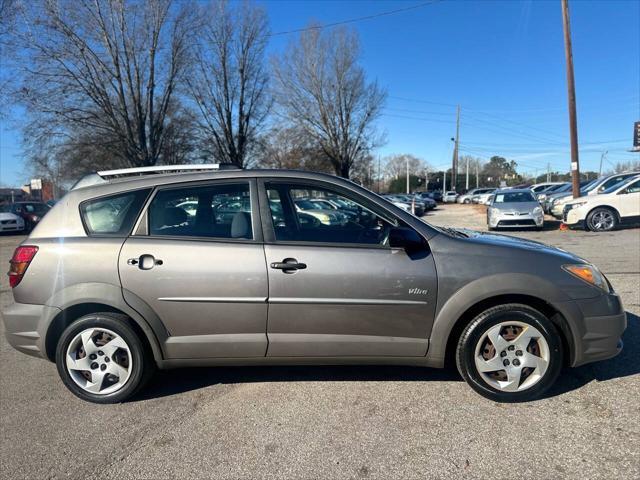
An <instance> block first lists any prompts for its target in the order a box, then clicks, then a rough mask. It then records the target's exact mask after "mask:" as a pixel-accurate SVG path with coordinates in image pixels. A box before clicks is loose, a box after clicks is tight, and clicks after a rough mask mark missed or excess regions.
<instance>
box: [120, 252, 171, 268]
mask: <svg viewBox="0 0 640 480" xmlns="http://www.w3.org/2000/svg"><path fill="white" fill-rule="evenodd" d="M162 263H163V262H162V260H160V259H159V258H155V257H154V256H153V255H149V254H144V255H140V256H139V257H138V258H130V259H129V260H127V265H134V266H135V265H137V266H138V268H139V269H140V270H151V269H152V268H153V267H155V266H156V265H162Z"/></svg>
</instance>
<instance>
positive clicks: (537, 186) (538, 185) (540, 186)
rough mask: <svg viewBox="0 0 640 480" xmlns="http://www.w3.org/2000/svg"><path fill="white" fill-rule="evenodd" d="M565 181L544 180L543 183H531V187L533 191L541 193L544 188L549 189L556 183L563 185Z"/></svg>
mask: <svg viewBox="0 0 640 480" xmlns="http://www.w3.org/2000/svg"><path fill="white" fill-rule="evenodd" d="M563 183H564V182H543V183H536V184H534V185H531V187H529V188H530V189H531V191H532V192H533V193H540V192H542V191H544V190H547V189H548V188H549V187H553V186H555V185H562V184H563Z"/></svg>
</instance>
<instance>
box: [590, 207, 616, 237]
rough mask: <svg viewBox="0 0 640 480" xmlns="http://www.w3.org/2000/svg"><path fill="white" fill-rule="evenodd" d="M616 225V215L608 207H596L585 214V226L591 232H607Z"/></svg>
mask: <svg viewBox="0 0 640 480" xmlns="http://www.w3.org/2000/svg"><path fill="white" fill-rule="evenodd" d="M617 225H618V217H617V216H616V214H615V212H613V211H612V210H610V209H608V208H596V209H594V210H592V211H591V212H589V215H587V227H588V228H589V230H591V231H593V232H608V231H610V230H614V229H615V228H616V226H617Z"/></svg>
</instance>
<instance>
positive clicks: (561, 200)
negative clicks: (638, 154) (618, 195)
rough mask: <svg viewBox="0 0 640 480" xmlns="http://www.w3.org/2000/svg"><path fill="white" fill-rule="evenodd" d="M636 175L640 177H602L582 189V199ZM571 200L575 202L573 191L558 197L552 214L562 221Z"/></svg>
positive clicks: (614, 175)
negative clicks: (566, 205) (565, 207)
mask: <svg viewBox="0 0 640 480" xmlns="http://www.w3.org/2000/svg"><path fill="white" fill-rule="evenodd" d="M636 175H640V172H626V173H616V174H613V175H607V176H605V177H600V178H598V179H596V180H595V181H594V182H592V183H590V184H589V186H588V187H585V188H584V189H581V190H580V196H581V197H582V196H584V195H597V194H599V193H602V192H604V191H605V190H607V189H609V188H611V187H613V186H614V185H617V184H619V183H621V182H623V181H625V180H627V179H628V178H631V177H635V176H636ZM571 200H573V194H572V193H571V191H569V192H567V193H566V194H565V195H563V196H559V197H556V198H555V199H554V200H553V202H552V205H551V214H552V215H553V216H554V217H556V218H558V219H561V218H562V215H563V210H564V206H565V204H567V203H568V202H570V201H571Z"/></svg>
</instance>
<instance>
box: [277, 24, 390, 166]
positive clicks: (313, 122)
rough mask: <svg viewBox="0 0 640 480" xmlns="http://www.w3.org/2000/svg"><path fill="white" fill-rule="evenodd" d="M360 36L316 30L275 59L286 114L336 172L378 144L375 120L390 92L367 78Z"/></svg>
mask: <svg viewBox="0 0 640 480" xmlns="http://www.w3.org/2000/svg"><path fill="white" fill-rule="evenodd" d="M359 55H360V47H359V41H358V37H357V34H356V33H355V32H354V31H352V30H347V29H345V28H337V29H333V30H329V31H325V30H322V29H320V28H311V29H307V30H305V31H303V32H302V33H301V34H300V37H299V39H298V41H297V42H293V43H291V44H290V45H289V47H288V49H287V51H286V52H285V53H284V54H283V55H282V56H281V57H280V58H276V59H275V60H274V69H273V70H274V82H275V87H274V92H275V99H276V102H277V104H278V106H279V109H280V113H281V115H282V116H283V117H284V118H286V120H287V121H289V122H290V123H291V124H293V125H296V126H298V127H300V128H302V129H303V130H305V131H306V132H307V133H308V134H309V135H311V136H312V137H313V138H314V139H315V140H316V142H317V143H318V145H320V147H321V149H322V151H323V152H324V154H325V156H326V158H327V159H328V160H329V161H330V163H331V165H332V166H333V168H334V171H335V172H336V174H337V175H340V176H342V177H345V178H349V174H350V171H351V168H352V166H353V165H354V163H355V162H357V161H358V160H361V159H363V158H365V157H366V155H367V153H368V152H369V151H370V150H371V149H372V148H373V147H374V146H376V145H377V144H378V143H379V142H380V140H381V138H380V137H379V136H378V135H376V131H375V128H374V122H375V120H376V119H377V118H378V116H379V115H380V111H381V108H382V105H383V104H384V101H385V98H386V93H385V91H384V90H383V89H381V88H380V87H379V86H378V85H377V83H376V82H367V80H366V78H365V72H364V69H363V68H362V67H361V66H360V65H359V63H358V59H359Z"/></svg>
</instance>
